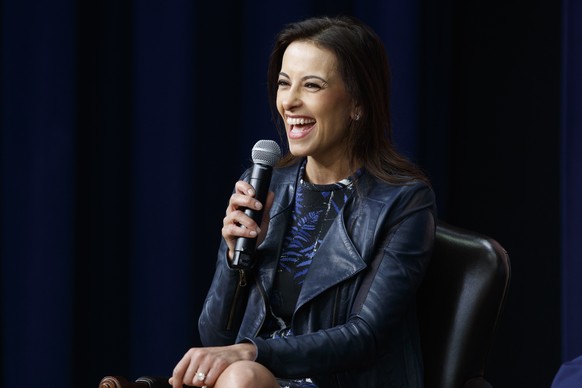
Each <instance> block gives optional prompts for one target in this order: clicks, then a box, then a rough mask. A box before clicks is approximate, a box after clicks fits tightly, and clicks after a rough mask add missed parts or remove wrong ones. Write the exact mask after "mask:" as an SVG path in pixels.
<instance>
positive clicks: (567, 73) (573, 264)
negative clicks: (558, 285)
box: [561, 0, 582, 361]
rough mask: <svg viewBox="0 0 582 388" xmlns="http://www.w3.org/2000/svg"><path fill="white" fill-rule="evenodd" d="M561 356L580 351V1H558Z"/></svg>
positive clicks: (581, 230) (581, 146) (581, 266)
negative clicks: (560, 11) (560, 34)
mask: <svg viewBox="0 0 582 388" xmlns="http://www.w3.org/2000/svg"><path fill="white" fill-rule="evenodd" d="M562 17H563V37H562V39H563V45H562V55H563V57H562V60H563V62H562V144H561V145H562V171H561V178H562V179H561V180H562V198H561V199H562V206H561V211H562V359H563V361H568V360H572V359H574V358H575V357H578V356H580V355H582V332H581V331H580V328H581V327H582V284H581V282H580V279H582V240H581V239H580V236H582V202H581V198H582V178H581V177H582V175H581V171H582V154H581V153H580V150H582V110H581V109H580V106H582V72H581V71H580V69H582V26H581V25H580V23H579V21H580V20H582V3H580V2H579V1H571V0H564V1H563V15H562Z"/></svg>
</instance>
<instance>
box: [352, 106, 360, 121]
mask: <svg viewBox="0 0 582 388" xmlns="http://www.w3.org/2000/svg"><path fill="white" fill-rule="evenodd" d="M350 117H351V119H352V120H354V121H358V120H359V119H360V118H361V117H362V109H361V108H360V105H359V104H358V105H354V107H353V108H352V113H351V114H350Z"/></svg>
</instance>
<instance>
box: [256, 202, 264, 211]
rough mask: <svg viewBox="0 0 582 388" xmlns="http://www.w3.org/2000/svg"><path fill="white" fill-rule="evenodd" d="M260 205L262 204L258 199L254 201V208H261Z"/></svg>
mask: <svg viewBox="0 0 582 388" xmlns="http://www.w3.org/2000/svg"><path fill="white" fill-rule="evenodd" d="M262 207H263V205H262V204H261V203H260V202H259V201H257V202H255V209H257V210H261V208H262Z"/></svg>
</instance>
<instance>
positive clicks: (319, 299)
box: [199, 165, 436, 388]
mask: <svg viewBox="0 0 582 388" xmlns="http://www.w3.org/2000/svg"><path fill="white" fill-rule="evenodd" d="M298 171H299V165H294V166H291V167H285V168H281V169H275V171H274V172H273V179H272V181H271V191H273V192H274V193H275V201H274V204H273V207H272V208H271V211H270V218H271V220H270V224H269V229H268V232H267V235H266V237H265V240H264V241H263V243H262V244H261V245H260V246H259V247H258V248H257V254H258V256H259V264H258V265H257V267H256V269H255V270H254V271H253V272H252V273H248V274H246V276H245V277H244V278H241V276H240V274H239V272H238V271H236V270H233V269H231V268H230V267H229V266H228V261H227V259H226V250H227V246H226V244H225V243H224V241H223V242H222V244H221V247H220V249H219V253H218V261H217V264H216V272H215V275H214V279H213V281H212V285H211V288H210V291H209V293H208V296H207V298H206V301H205V303H204V307H203V310H202V314H201V316H200V320H199V331H200V336H201V340H202V343H203V344H204V345H205V346H220V345H229V344H233V343H235V342H241V341H252V342H253V343H254V344H255V345H256V347H257V349H258V356H257V360H256V361H257V362H259V363H261V364H263V365H265V366H266V367H267V368H269V370H271V371H272V372H273V373H274V374H275V375H276V376H278V377H282V378H294V377H307V376H309V377H312V378H313V380H314V381H315V382H316V383H317V384H318V385H319V387H321V388H326V387H350V388H354V387H382V388H386V387H422V386H423V372H422V355H421V350H420V343H419V337H418V328H417V320H416V304H415V293H416V290H417V288H418V286H419V284H420V282H421V281H422V278H423V276H424V273H425V269H426V267H427V264H428V261H429V259H430V256H431V251H432V246H433V241H434V232H435V224H436V223H435V218H436V217H435V204H434V195H433V192H432V190H431V188H430V187H429V186H428V185H426V184H424V183H420V182H414V183H410V184H408V185H391V184H387V183H384V182H381V181H379V180H377V179H376V178H374V177H373V176H371V175H369V174H367V173H364V174H363V175H362V176H361V177H360V178H359V179H358V181H357V186H356V187H357V188H356V191H355V193H354V196H353V197H352V198H351V200H350V201H349V202H348V203H347V204H346V206H345V207H344V209H343V211H342V212H341V213H340V215H339V216H338V217H337V218H336V220H335V221H334V222H333V224H332V226H331V227H330V229H329V231H328V233H327V235H326V237H325V239H324V241H323V242H322V245H321V246H320V248H319V250H318V252H317V253H316V255H315V256H314V258H313V262H312V264H311V267H310V269H309V273H308V275H307V277H306V279H305V282H304V284H303V286H302V289H301V293H300V295H299V299H298V302H297V307H296V309H295V313H294V315H293V319H292V327H293V332H294V334H295V336H293V337H290V338H286V339H276V340H271V339H269V340H265V339H262V338H259V337H257V334H258V333H259V331H260V330H261V327H262V325H263V323H264V322H265V319H266V316H267V314H268V311H269V310H268V304H269V302H268V297H267V295H268V292H267V290H269V289H270V287H271V286H272V284H273V279H274V274H275V271H276V268H277V264H278V258H279V253H280V251H281V246H282V242H283V239H284V236H285V233H286V231H287V225H288V224H287V221H288V217H290V205H291V203H292V201H293V200H294V194H295V187H296V185H297V179H298V176H297V175H298ZM243 178H244V176H243ZM241 280H242V281H241ZM245 283H246V285H245Z"/></svg>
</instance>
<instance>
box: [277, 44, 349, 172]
mask: <svg viewBox="0 0 582 388" xmlns="http://www.w3.org/2000/svg"><path fill="white" fill-rule="evenodd" d="M277 109H278V111H279V114H280V115H281V117H282V118H283V121H284V122H285V130H286V133H287V139H288V141H289V150H290V151H291V153H292V154H293V155H295V156H307V157H310V158H311V159H313V160H315V161H317V163H319V164H323V165H325V166H332V165H333V164H335V162H337V161H338V160H342V159H343V160H345V157H346V152H345V151H346V144H345V136H346V133H347V128H348V125H349V123H350V120H351V118H350V117H351V116H353V113H354V107H353V103H352V98H351V97H350V95H349V94H348V93H347V91H346V88H345V84H344V81H343V80H342V78H341V77H340V74H339V73H338V70H337V61H336V58H335V55H334V54H333V53H332V52H331V51H328V50H326V49H322V48H319V47H317V46H316V45H314V44H313V43H310V42H307V41H295V42H293V43H291V44H290V45H289V46H288V47H287V49H286V50H285V53H284V54H283V62H282V65H281V71H280V73H279V80H278V89H277Z"/></svg>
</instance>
